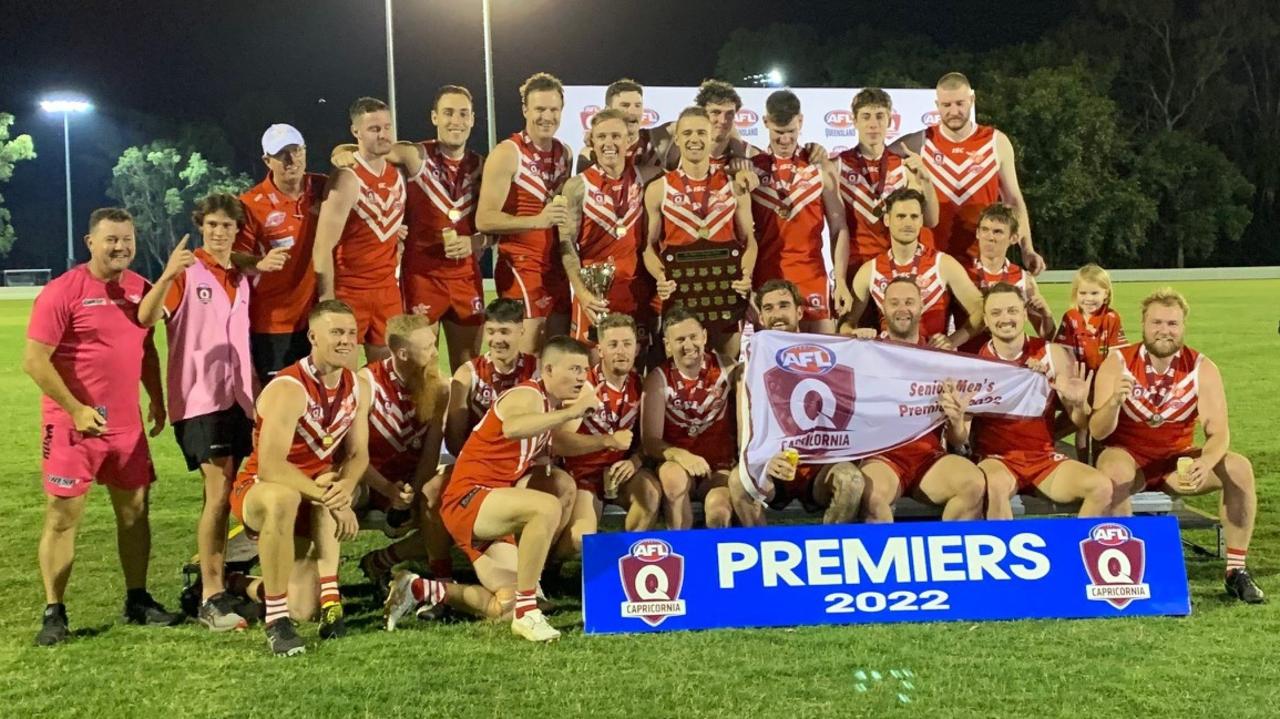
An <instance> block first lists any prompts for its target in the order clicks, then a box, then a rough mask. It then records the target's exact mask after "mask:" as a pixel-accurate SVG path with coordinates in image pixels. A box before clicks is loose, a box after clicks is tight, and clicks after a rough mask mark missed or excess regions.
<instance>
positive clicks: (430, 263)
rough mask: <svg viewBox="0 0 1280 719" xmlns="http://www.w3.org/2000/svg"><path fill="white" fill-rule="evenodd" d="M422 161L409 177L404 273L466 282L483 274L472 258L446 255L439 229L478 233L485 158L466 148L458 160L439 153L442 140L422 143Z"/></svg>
mask: <svg viewBox="0 0 1280 719" xmlns="http://www.w3.org/2000/svg"><path fill="white" fill-rule="evenodd" d="M422 149H423V162H422V169H421V170H419V171H418V174H416V175H414V176H413V177H411V178H409V183H408V186H407V202H406V209H405V221H406V222H407V223H408V226H409V235H408V237H406V238H405V244H404V258H403V263H404V264H403V271H404V272H405V273H413V274H420V275H431V276H433V277H447V278H468V277H473V276H475V275H476V273H478V272H479V271H480V265H479V258H477V257H475V256H474V255H473V256H471V257H467V258H463V259H461V260H454V259H450V258H448V257H445V255H444V240H443V238H442V236H441V234H440V233H441V230H444V229H445V228H446V227H452V228H453V229H454V230H456V231H457V233H458V234H459V235H472V234H475V231H476V223H475V221H476V200H477V198H478V197H479V194H480V171H481V169H482V168H483V166H484V158H483V157H481V156H480V154H479V153H477V152H472V151H470V150H468V151H467V152H466V153H465V154H464V155H463V156H462V159H459V160H454V159H450V158H449V157H446V156H445V155H444V153H443V152H441V151H440V147H439V142H438V141H436V140H427V141H426V142H423V143H422Z"/></svg>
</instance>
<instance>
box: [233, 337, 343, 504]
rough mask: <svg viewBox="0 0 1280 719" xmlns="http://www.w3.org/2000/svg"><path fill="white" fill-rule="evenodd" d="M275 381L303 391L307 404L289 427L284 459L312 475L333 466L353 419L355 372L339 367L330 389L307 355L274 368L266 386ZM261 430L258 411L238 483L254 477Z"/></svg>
mask: <svg viewBox="0 0 1280 719" xmlns="http://www.w3.org/2000/svg"><path fill="white" fill-rule="evenodd" d="M276 382H292V383H294V384H296V385H298V386H300V387H302V389H303V390H305V391H306V393H307V408H306V410H305V411H304V412H303V413H302V417H301V418H300V419H299V420H298V426H297V427H295V428H294V430H293V442H292V443H291V444H290V445H289V455H288V460H289V464H292V465H293V466H295V467H297V468H298V471H300V472H302V473H303V474H305V475H307V476H308V477H311V478H312V479H315V478H316V477H318V476H320V475H321V474H324V473H325V472H328V471H329V470H330V469H332V468H333V462H334V454H335V453H336V452H337V451H338V448H339V447H341V446H342V440H343V438H344V437H346V436H347V432H348V431H350V430H351V425H352V424H353V423H354V422H355V420H356V405H357V404H358V400H359V393H360V386H359V383H358V382H357V381H356V373H355V372H352V371H351V370H348V369H344V370H342V374H341V375H340V377H339V379H338V386H337V387H336V388H333V389H330V388H328V387H325V386H324V384H323V382H322V381H321V380H320V376H319V374H317V372H316V366H315V363H314V362H312V361H311V358H310V357H304V358H303V359H301V360H299V361H298V362H296V363H294V364H291V365H289V366H288V367H285V368H284V369H282V370H280V371H279V372H277V373H276V376H275V377H274V378H273V379H272V380H271V382H269V383H268V384H267V386H268V387H269V386H271V385H272V384H275V383H276ZM264 389H265V388H264ZM261 433H262V415H261V414H259V415H258V417H257V419H256V420H255V421H254V427H253V453H252V454H250V455H249V460H248V461H247V462H245V464H244V467H243V468H242V469H241V470H240V474H239V475H238V476H237V477H236V483H238V484H244V483H246V482H254V481H257V476H258V436H259V435H260V434H261Z"/></svg>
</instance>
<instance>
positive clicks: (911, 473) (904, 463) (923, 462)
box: [866, 435, 947, 497]
mask: <svg viewBox="0 0 1280 719" xmlns="http://www.w3.org/2000/svg"><path fill="white" fill-rule="evenodd" d="M946 454H947V453H946V452H943V451H942V450H941V449H940V448H939V446H938V442H937V439H936V438H935V437H933V436H932V435H929V436H926V437H922V438H920V439H917V440H915V441H914V442H908V443H906V444H904V445H902V446H901V447H895V448H893V449H891V450H889V451H888V452H885V453H884V454H877V455H876V456H874V457H868V458H867V460H866V461H868V462H872V461H876V462H884V463H885V464H887V465H889V468H890V469H892V470H893V472H894V474H896V475H898V486H899V487H901V488H902V496H903V497H910V496H911V495H912V493H914V492H915V491H916V489H918V488H919V487H920V481H921V480H922V479H924V475H925V473H927V472H928V471H929V469H930V468H931V467H933V464H934V462H937V461H938V460H940V459H942V458H943V457H945V456H946Z"/></svg>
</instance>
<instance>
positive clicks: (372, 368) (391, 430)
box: [363, 358, 428, 482]
mask: <svg viewBox="0 0 1280 719" xmlns="http://www.w3.org/2000/svg"><path fill="white" fill-rule="evenodd" d="M363 372H364V374H365V376H367V377H368V378H369V386H370V388H371V390H372V392H373V396H371V397H370V398H369V464H371V465H373V467H374V469H376V470H378V471H379V472H380V473H382V476H384V477H386V478H387V479H389V480H391V481H393V482H402V481H403V482H408V481H410V480H412V479H413V474H414V472H415V471H416V470H417V468H418V459H419V458H420V457H421V456H422V442H423V439H424V438H425V437H426V436H427V429H428V425H427V423H426V422H424V421H422V420H421V419H420V418H419V417H418V416H417V409H416V408H415V407H414V404H413V396H412V395H411V394H410V393H409V388H408V387H406V386H405V384H404V380H403V379H401V378H400V376H399V375H398V374H396V369H395V365H394V364H393V363H392V360H391V358H387V359H384V360H382V361H381V362H374V363H372V364H369V365H366V366H365V368H364V370H363Z"/></svg>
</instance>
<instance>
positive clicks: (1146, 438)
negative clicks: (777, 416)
mask: <svg viewBox="0 0 1280 719" xmlns="http://www.w3.org/2000/svg"><path fill="white" fill-rule="evenodd" d="M1119 352H1120V358H1121V360H1122V361H1123V362H1124V371H1125V373H1126V374H1128V375H1129V376H1130V377H1133V381H1134V385H1133V391H1132V392H1131V393H1130V394H1129V398H1128V399H1126V400H1125V401H1124V405H1123V406H1122V408H1121V411H1120V418H1119V420H1118V422H1117V423H1116V429H1115V431H1114V432H1112V433H1111V435H1110V436H1108V437H1107V438H1106V440H1104V442H1105V444H1107V445H1108V446H1117V447H1124V448H1135V449H1139V450H1142V451H1144V452H1149V451H1151V450H1152V449H1153V448H1164V449H1167V450H1168V451H1169V452H1175V451H1178V450H1182V449H1186V448H1188V447H1191V445H1192V443H1193V441H1194V440H1195V433H1196V420H1197V419H1198V418H1199V416H1200V361H1201V359H1202V356H1201V354H1200V353H1199V352H1197V351H1195V350H1193V349H1191V348H1190V347H1183V348H1182V349H1181V350H1179V351H1178V354H1176V355H1174V356H1173V361H1172V362H1170V364H1169V368H1168V369H1167V370H1166V371H1165V372H1164V373H1163V374H1157V373H1156V371H1155V368H1153V367H1152V366H1151V360H1150V358H1149V357H1148V356H1147V348H1146V346H1145V345H1143V344H1142V343H1141V342H1138V343H1135V344H1131V345H1127V346H1125V347H1121V348H1120V349H1119Z"/></svg>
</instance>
